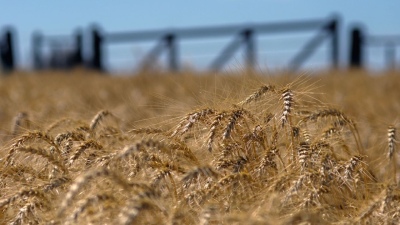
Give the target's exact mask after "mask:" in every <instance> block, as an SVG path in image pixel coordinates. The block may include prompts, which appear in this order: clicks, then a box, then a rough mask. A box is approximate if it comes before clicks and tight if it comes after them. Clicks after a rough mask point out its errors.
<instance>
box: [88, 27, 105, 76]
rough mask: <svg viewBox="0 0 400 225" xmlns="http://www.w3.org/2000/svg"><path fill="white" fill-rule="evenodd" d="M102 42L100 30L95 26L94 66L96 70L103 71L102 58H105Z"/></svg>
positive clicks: (93, 37) (93, 43)
mask: <svg viewBox="0 0 400 225" xmlns="http://www.w3.org/2000/svg"><path fill="white" fill-rule="evenodd" d="M102 42H103V38H102V35H101V34H100V31H99V30H98V29H97V28H93V30H92V62H91V63H92V68H93V69H95V70H99V71H102V70H103V69H104V68H103V65H102V58H103V51H102Z"/></svg>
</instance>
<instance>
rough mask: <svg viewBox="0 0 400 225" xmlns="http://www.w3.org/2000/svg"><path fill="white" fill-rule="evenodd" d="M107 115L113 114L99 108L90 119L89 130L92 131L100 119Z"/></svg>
mask: <svg viewBox="0 0 400 225" xmlns="http://www.w3.org/2000/svg"><path fill="white" fill-rule="evenodd" d="M107 116H112V117H114V115H113V114H112V113H111V112H110V111H108V110H101V111H100V112H98V113H97V114H96V115H95V116H94V117H93V119H92V121H91V122H90V126H89V127H90V130H91V131H94V130H95V129H96V128H97V127H98V126H99V124H100V123H101V121H102V120H103V119H104V118H105V117H107Z"/></svg>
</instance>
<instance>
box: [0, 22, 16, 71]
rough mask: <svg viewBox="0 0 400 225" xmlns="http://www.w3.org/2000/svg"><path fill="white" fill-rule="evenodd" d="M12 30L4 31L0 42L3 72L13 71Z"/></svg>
mask: <svg viewBox="0 0 400 225" xmlns="http://www.w3.org/2000/svg"><path fill="white" fill-rule="evenodd" d="M13 36H14V35H13V32H12V28H7V29H5V32H4V34H3V38H2V40H0V41H1V43H0V44H1V49H0V51H1V52H0V53H1V54H0V58H1V64H2V68H3V71H4V72H11V71H13V70H14V69H15V58H14V57H15V55H14V40H13V39H14V37H13Z"/></svg>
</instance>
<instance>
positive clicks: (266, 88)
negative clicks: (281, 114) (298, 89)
mask: <svg viewBox="0 0 400 225" xmlns="http://www.w3.org/2000/svg"><path fill="white" fill-rule="evenodd" d="M268 91H272V92H274V91H275V87H274V86H272V85H263V86H261V87H260V88H259V89H258V90H257V91H255V92H254V93H252V94H251V95H249V96H248V97H247V98H246V99H245V100H243V101H241V102H239V105H245V104H249V103H251V102H254V101H257V100H258V99H260V98H261V97H262V96H263V95H264V94H265V93H267V92H268Z"/></svg>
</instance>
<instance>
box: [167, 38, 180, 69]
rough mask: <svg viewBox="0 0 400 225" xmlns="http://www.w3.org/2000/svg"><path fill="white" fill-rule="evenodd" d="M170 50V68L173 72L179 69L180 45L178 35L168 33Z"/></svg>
mask: <svg viewBox="0 0 400 225" xmlns="http://www.w3.org/2000/svg"><path fill="white" fill-rule="evenodd" d="M165 41H166V44H167V48H168V52H169V69H170V71H172V72H176V71H178V69H179V68H178V46H177V44H176V36H175V35H174V34H167V35H166V36H165Z"/></svg>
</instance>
